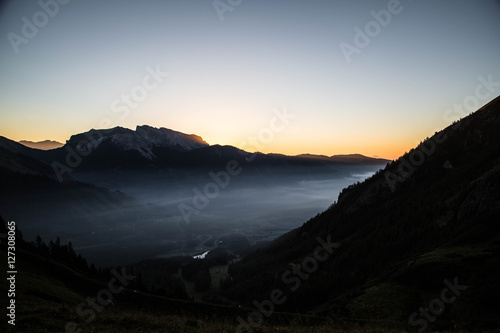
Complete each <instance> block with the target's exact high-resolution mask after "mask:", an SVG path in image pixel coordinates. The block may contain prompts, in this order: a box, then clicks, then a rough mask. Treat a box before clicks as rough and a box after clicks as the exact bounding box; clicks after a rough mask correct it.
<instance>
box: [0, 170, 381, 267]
mask: <svg viewBox="0 0 500 333" xmlns="http://www.w3.org/2000/svg"><path fill="white" fill-rule="evenodd" d="M379 167H380V166H349V167H347V166H343V167H336V168H330V169H327V170H326V171H325V170H324V169H322V170H315V169H314V168H307V169H306V170H303V169H300V170H298V169H297V170H295V169H287V170H285V171H284V170H278V168H274V169H269V170H267V169H266V170H262V169H252V170H250V169H247V170H243V172H241V173H240V174H238V175H236V176H232V177H230V178H229V179H227V180H225V182H224V183H222V182H220V184H222V185H224V186H220V185H218V184H217V182H216V181H214V178H213V177H211V176H210V172H211V170H208V169H196V170H182V171H179V170H167V171H165V170H162V171H148V172H146V171H140V172H137V171H130V170H128V171H121V172H118V171H115V172H110V171H106V172H88V173H83V172H82V173H75V174H74V175H73V177H74V178H75V179H77V180H79V181H83V182H85V183H89V184H93V185H95V186H96V187H95V188H93V189H87V188H84V189H83V190H82V189H78V190H72V191H68V192H67V193H64V194H57V193H56V194H54V195H50V194H47V195H44V196H43V197H41V196H38V195H37V194H36V191H33V193H32V194H31V195H27V194H26V192H23V202H22V204H21V203H19V204H17V202H16V200H17V199H16V198H15V195H14V196H12V198H11V200H10V203H9V202H8V200H7V201H4V206H3V207H0V208H1V209H2V211H3V212H5V213H4V214H5V217H6V218H7V219H10V218H11V217H15V219H16V222H17V223H18V225H19V227H20V229H21V230H26V232H25V238H26V239H27V240H33V239H34V238H35V237H36V236H37V235H40V236H41V237H42V239H43V240H45V241H49V240H50V239H53V240H55V238H56V237H60V239H61V242H62V243H67V242H68V241H71V242H72V244H73V247H74V248H75V250H76V251H77V252H79V253H81V254H82V255H83V256H84V257H86V258H87V259H88V260H89V262H90V263H95V264H96V265H97V266H112V265H125V264H130V263H133V262H137V261H140V260H143V259H150V258H160V257H163V258H164V257H174V256H195V255H199V254H202V253H204V252H206V251H209V250H211V249H213V248H215V247H217V246H219V245H221V244H224V245H227V249H228V250H229V251H232V252H233V253H234V254H236V255H243V254H245V253H246V251H249V250H250V249H254V248H255V247H256V246H259V245H264V244H265V243H266V242H269V241H271V240H273V239H275V238H277V237H279V236H280V235H283V234H284V233H286V232H288V231H290V230H292V229H294V228H297V227H299V226H301V225H302V224H303V223H305V222H306V221H307V220H309V219H310V218H312V217H314V216H315V215H316V214H318V213H320V212H322V211H324V210H325V209H327V208H328V207H329V206H330V205H332V203H333V202H334V201H335V200H336V199H337V196H338V194H339V192H340V191H341V190H342V189H343V188H345V187H347V186H348V185H350V184H353V183H355V182H357V181H362V180H363V179H365V178H367V177H369V176H371V175H372V174H373V173H374V172H375V171H376V170H377V169H379ZM214 172H215V173H216V172H217V170H214ZM101 188H106V189H109V191H108V190H102V189H101Z"/></svg>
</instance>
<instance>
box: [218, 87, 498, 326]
mask: <svg viewBox="0 0 500 333" xmlns="http://www.w3.org/2000/svg"><path fill="white" fill-rule="evenodd" d="M498 128H500V97H499V98H497V99H495V100H493V101H492V102H490V103H489V104H487V105H486V106H485V107H483V108H481V109H480V110H478V111H477V112H475V113H473V114H471V115H469V116H468V117H466V118H464V119H462V120H460V121H459V122H455V123H454V124H452V125H450V126H449V127H447V128H445V129H444V130H442V131H439V132H436V133H435V135H433V136H432V137H430V138H427V139H425V140H424V141H423V142H422V143H421V144H420V145H419V146H418V147H415V148H414V149H412V150H411V151H410V152H408V153H407V154H405V155H403V156H401V157H400V158H399V159H398V160H396V161H394V162H392V163H390V164H388V165H387V166H386V167H385V169H384V170H380V171H379V172H377V173H376V174H375V175H373V176H372V177H371V178H369V179H367V180H366V181H364V182H363V183H359V184H353V185H351V186H349V187H348V188H346V189H344V190H343V191H342V192H341V194H340V195H339V197H338V200H337V202H335V203H334V204H333V205H332V206H331V207H330V208H329V209H328V210H326V211H325V212H323V213H321V214H318V215H317V216H316V217H314V218H312V219H310V220H309V221H307V223H305V224H304V225H303V226H302V227H300V228H298V229H296V230H293V231H291V232H289V233H288V234H286V235H284V236H282V237H281V238H279V239H277V240H275V241H274V242H272V243H271V245H269V246H268V247H266V248H264V249H262V250H259V251H257V252H256V253H254V254H251V255H249V256H247V257H246V258H245V259H243V260H242V261H241V262H239V263H237V264H235V265H233V266H232V267H230V273H231V278H232V279H233V281H234V283H233V284H232V286H231V287H229V288H228V289H227V290H226V291H225V292H224V294H223V295H224V299H230V300H232V301H234V302H235V303H238V304H244V305H246V306H252V304H253V301H254V300H257V301H258V302H260V301H263V300H267V299H269V295H270V293H271V291H273V290H276V289H278V290H283V291H285V296H286V298H287V300H286V302H283V304H282V305H280V306H277V305H276V309H277V310H281V311H297V312H306V311H307V312H308V313H315V314H318V315H322V316H331V317H334V318H339V319H341V318H344V319H346V318H347V319H348V320H353V321H356V322H360V323H362V322H366V323H376V322H383V323H386V324H387V325H388V326H389V327H405V328H410V329H423V328H424V325H425V328H427V326H428V327H429V330H431V329H439V330H441V329H450V328H461V329H479V330H487V329H491V328H495V327H496V328H498V327H500V317H498V313H500V305H499V304H498V302H497V301H496V300H498V299H499V297H500V292H499V290H500V269H499V267H500V226H499V224H498V221H500V131H499V130H498ZM325 158H326V159H329V158H328V157H325ZM319 237H320V238H321V239H323V240H325V241H326V239H327V238H328V237H331V241H332V242H333V243H335V244H337V245H338V247H337V248H335V249H334V250H332V253H331V254H330V255H329V256H328V260H326V261H325V262H319V261H318V260H312V259H311V258H315V255H319V254H318V253H317V251H318V246H319V245H320V244H321V242H320V241H318V238H319ZM321 255H322V256H323V257H324V255H325V252H324V251H323V252H322V253H321ZM316 265H317V266H316ZM306 270H307V271H308V272H309V273H306ZM299 274H300V275H299ZM445 281H448V282H445ZM450 283H451V284H452V285H453V284H455V285H457V284H458V285H461V286H463V285H465V286H466V290H465V291H463V292H461V291H459V290H456V291H457V295H458V294H460V296H457V297H455V298H454V299H453V300H454V302H453V303H452V304H449V303H444V301H442V300H440V299H441V297H444V296H441V295H443V294H444V292H443V290H444V288H447V286H448V288H449V284H450ZM461 288H464V287H461ZM435 299H437V300H438V301H433V300H435ZM450 302H451V301H450ZM435 304H441V308H440V309H439V311H438V310H436V309H433V310H432V311H434V315H432V316H431V317H430V318H431V319H432V320H429V319H426V318H425V317H423V316H424V315H422V314H419V311H420V310H419V309H420V308H422V309H425V308H429V306H432V305H434V306H435ZM443 307H445V308H443ZM422 311H424V310H422ZM436 314H438V315H436ZM427 318H429V317H427Z"/></svg>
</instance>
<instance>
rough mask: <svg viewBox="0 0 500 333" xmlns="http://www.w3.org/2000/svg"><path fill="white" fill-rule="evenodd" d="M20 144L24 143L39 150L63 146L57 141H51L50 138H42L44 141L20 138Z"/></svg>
mask: <svg viewBox="0 0 500 333" xmlns="http://www.w3.org/2000/svg"><path fill="white" fill-rule="evenodd" d="M19 143H20V144H22V145H25V146H26V147H30V148H34V149H41V150H50V149H56V148H60V147H62V146H64V144H62V143H60V142H57V141H51V140H44V141H38V142H33V141H26V140H21V141H19Z"/></svg>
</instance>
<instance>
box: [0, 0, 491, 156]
mask: <svg viewBox="0 0 500 333" xmlns="http://www.w3.org/2000/svg"><path fill="white" fill-rule="evenodd" d="M52 1H54V0H52ZM61 1H62V0H61ZM66 1H67V0H66ZM391 1H396V0H391ZM391 1H372V0H371V1H355V0H338V1H326V0H315V1H311V0H307V1H305V0H304V1H298V0H295V1H293V0H282V1H271V0H269V1H264V0H261V1H257V0H243V1H241V3H240V4H239V5H237V6H232V7H230V9H232V11H226V12H225V13H224V14H223V18H224V19H223V20H221V19H220V17H219V15H218V13H217V11H216V9H215V8H214V5H213V2H212V1H194V0H193V1H186V0H183V1H181V0H179V1H165V0H149V1H145V0H142V1H126V0H99V1H97V0H85V1H83V0H72V1H69V2H68V3H67V4H64V5H59V7H60V8H59V11H58V12H57V13H56V14H55V15H53V16H54V17H49V18H48V22H47V24H46V25H45V26H41V27H40V28H38V32H37V33H36V35H35V36H30V38H27V39H26V40H27V43H25V44H20V45H18V51H19V52H17V53H16V52H15V50H14V48H13V46H12V43H11V41H10V40H9V37H8V36H9V33H14V34H17V35H19V36H23V33H22V30H23V25H24V24H25V23H24V22H23V19H22V18H23V17H26V18H27V19H28V21H29V22H33V19H34V17H33V16H34V15H35V17H36V18H37V19H39V20H40V19H42V20H43V14H42V15H40V14H37V13H38V12H40V11H41V7H40V6H39V5H38V4H37V2H38V1H34V0H33V1H4V2H3V4H2V5H0V36H1V40H0V135H2V136H5V137H8V138H10V139H13V140H16V141H17V140H22V139H25V140H32V141H39V140H44V139H52V140H57V141H60V142H65V140H67V139H68V138H69V137H70V135H72V134H76V133H80V132H84V131H87V130H89V129H91V128H102V124H103V119H109V121H108V123H109V124H110V125H109V126H106V127H114V126H123V127H128V128H132V129H134V128H135V126H136V125H143V124H148V125H151V126H155V127H167V128H171V129H174V130H178V131H181V132H185V133H189V134H191V133H193V134H198V135H200V136H202V137H203V138H204V139H205V140H206V141H207V142H209V143H210V144H230V145H234V146H239V147H241V146H242V142H244V141H246V140H247V138H248V137H249V136H257V135H258V134H259V133H263V131H266V130H265V129H266V128H269V124H270V121H271V120H272V119H273V117H275V115H274V113H273V110H276V109H278V110H283V109H284V108H285V109H286V110H287V111H288V112H289V113H293V114H294V115H296V118H295V119H293V120H291V121H290V123H289V124H288V125H287V126H286V127H285V128H284V129H283V131H281V132H279V133H274V135H273V139H272V140H266V142H263V141H259V147H256V149H252V148H251V147H241V148H246V149H247V150H250V151H253V150H260V151H263V152H279V153H286V154H300V153H306V152H308V153H316V154H325V155H333V154H343V153H362V154H365V155H369V156H373V155H378V156H382V157H386V158H396V157H397V156H399V155H401V154H402V153H404V152H405V151H407V150H409V148H411V147H413V146H415V145H416V144H418V142H419V141H421V140H422V139H424V138H425V137H427V136H430V135H432V134H433V133H434V132H435V131H436V130H439V129H441V128H443V127H445V126H447V125H448V124H449V123H450V121H451V120H452V118H453V119H458V118H459V115H458V114H457V113H454V114H452V116H450V115H449V114H447V113H446V110H447V109H448V108H450V107H453V105H454V104H462V103H464V100H465V99H466V98H467V97H468V96H474V93H475V89H476V87H477V86H478V84H479V83H480V82H479V80H478V77H480V76H482V77H484V78H488V76H489V75H491V77H492V80H493V81H495V82H500V1H493V0H479V1H477V0H476V1H473V0H470V1H464V0H438V1H436V0H418V1H411V0H401V2H400V5H399V6H398V7H397V8H398V9H399V11H400V12H399V13H398V14H392V15H391V16H392V17H391V21H390V22H389V23H388V24H386V26H385V27H380V31H379V32H378V33H377V31H375V30H373V33H372V35H374V36H373V37H371V38H370V39H371V40H370V44H369V45H367V46H366V47H363V48H359V50H360V52H359V53H358V54H353V55H352V57H351V60H352V61H351V62H350V63H349V62H348V61H347V60H346V57H345V56H344V54H343V52H342V50H341V47H340V45H341V43H347V44H351V45H353V46H356V44H355V43H354V38H355V34H356V32H355V30H354V29H355V28H356V27H359V28H360V29H361V30H365V25H366V24H367V23H369V22H370V21H373V20H374V17H373V16H372V15H371V14H370V11H376V12H379V11H380V10H386V9H387V8H388V3H390V2H391ZM42 2H51V1H50V0H42ZM220 2H221V3H226V4H227V3H228V0H221V1H220ZM231 2H232V3H233V4H234V3H237V2H238V1H237V0H232V1H231ZM47 17H48V16H47ZM40 22H42V21H40ZM42 24H43V22H42V23H40V25H42ZM372 26H373V25H372ZM11 36H12V34H11ZM148 66H149V67H150V68H153V69H154V68H156V67H157V66H158V67H159V68H160V69H161V70H162V71H164V72H168V73H169V76H168V77H166V78H165V79H164V81H163V82H162V83H161V84H160V85H159V86H158V87H157V88H156V89H153V90H152V91H149V92H148V95H147V96H146V97H145V99H144V100H143V101H141V102H139V103H138V106H137V107H136V108H134V109H130V112H129V113H128V115H127V116H126V117H123V115H124V114H123V113H116V112H114V111H113V108H112V103H113V102H114V101H115V100H116V99H118V98H120V96H121V95H122V94H130V93H131V91H132V90H133V89H134V88H135V87H136V86H138V85H141V84H142V80H143V78H144V77H145V76H146V75H147V74H148V72H147V70H146V68H147V67H148ZM151 82H152V81H151ZM483 92H488V90H483ZM499 94H500V86H495V91H493V92H490V95H489V96H488V97H487V98H485V97H482V99H481V100H480V104H481V105H483V104H485V103H487V102H488V101H489V100H491V99H493V98H494V97H496V96H498V95H499ZM483 95H485V94H483ZM257 148H258V149H257Z"/></svg>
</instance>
